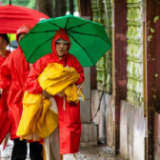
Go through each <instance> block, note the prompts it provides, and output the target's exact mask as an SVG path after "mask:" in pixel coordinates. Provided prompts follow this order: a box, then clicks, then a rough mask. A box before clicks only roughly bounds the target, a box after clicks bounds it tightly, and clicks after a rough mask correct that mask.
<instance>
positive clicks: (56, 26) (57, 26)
mask: <svg viewBox="0 0 160 160" xmlns="http://www.w3.org/2000/svg"><path fill="white" fill-rule="evenodd" d="M49 23H51V24H53V25H54V26H56V27H58V28H61V27H60V26H58V25H57V24H55V23H52V22H50V21H49Z"/></svg>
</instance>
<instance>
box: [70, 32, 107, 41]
mask: <svg viewBox="0 0 160 160" xmlns="http://www.w3.org/2000/svg"><path fill="white" fill-rule="evenodd" d="M69 31H70V32H72V33H77V34H82V35H87V36H92V37H98V38H100V39H101V40H103V41H105V40H104V39H103V38H101V37H99V36H98V35H93V34H87V33H81V32H77V31H72V30H69ZM67 33H68V32H67ZM68 34H69V33H68ZM105 42H106V41H105Z"/></svg>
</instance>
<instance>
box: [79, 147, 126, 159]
mask: <svg viewBox="0 0 160 160" xmlns="http://www.w3.org/2000/svg"><path fill="white" fill-rule="evenodd" d="M77 157H78V158H77V160H123V159H122V158H121V157H120V156H115V155H114V153H113V151H112V150H111V149H110V148H109V147H107V146H105V145H95V146H85V147H81V148H80V153H78V154H77Z"/></svg>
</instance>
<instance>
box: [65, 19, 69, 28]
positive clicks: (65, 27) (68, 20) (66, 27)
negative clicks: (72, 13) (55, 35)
mask: <svg viewBox="0 0 160 160" xmlns="http://www.w3.org/2000/svg"><path fill="white" fill-rule="evenodd" d="M68 21H69V18H67V22H66V25H65V27H64V29H66V28H67V25H68Z"/></svg>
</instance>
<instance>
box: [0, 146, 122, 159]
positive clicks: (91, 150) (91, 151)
mask: <svg viewBox="0 0 160 160" xmlns="http://www.w3.org/2000/svg"><path fill="white" fill-rule="evenodd" d="M11 150H12V146H11V145H10V146H8V147H6V149H5V154H4V155H5V156H4V157H5V158H4V157H3V156H2V157H3V158H2V157H1V156H0V160H11V159H10V154H11ZM26 160H30V159H29V158H26ZM76 160H124V159H122V158H121V157H120V156H115V155H114V153H113V151H112V150H111V149H110V148H109V147H107V146H106V145H90V146H83V147H80V152H79V153H78V154H77V159H76Z"/></svg>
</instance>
